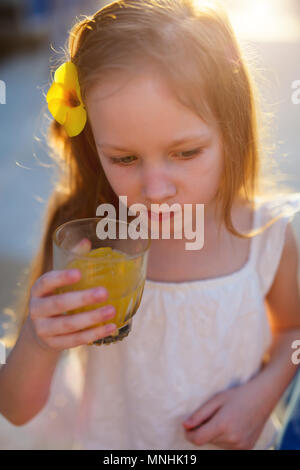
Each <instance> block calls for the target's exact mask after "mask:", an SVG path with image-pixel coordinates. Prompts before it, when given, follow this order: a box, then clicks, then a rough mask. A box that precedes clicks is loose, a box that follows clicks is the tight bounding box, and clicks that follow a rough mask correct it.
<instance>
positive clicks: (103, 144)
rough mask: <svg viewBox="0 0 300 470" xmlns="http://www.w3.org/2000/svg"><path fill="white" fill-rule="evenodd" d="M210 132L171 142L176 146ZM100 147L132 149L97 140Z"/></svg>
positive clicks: (126, 150) (171, 145)
mask: <svg viewBox="0 0 300 470" xmlns="http://www.w3.org/2000/svg"><path fill="white" fill-rule="evenodd" d="M207 136H208V134H207V133H203V134H198V135H191V136H189V137H185V138H183V139H177V140H174V141H173V142H171V143H170V144H169V146H170V147H174V146H176V145H180V144H184V143H185V142H189V141H192V140H197V139H201V138H203V137H207ZM96 143H97V145H98V147H99V148H102V147H105V148H111V149H114V150H120V151H122V152H123V151H124V152H128V151H130V149H126V148H124V147H120V146H118V145H113V144H107V143H104V142H103V143H100V142H96Z"/></svg>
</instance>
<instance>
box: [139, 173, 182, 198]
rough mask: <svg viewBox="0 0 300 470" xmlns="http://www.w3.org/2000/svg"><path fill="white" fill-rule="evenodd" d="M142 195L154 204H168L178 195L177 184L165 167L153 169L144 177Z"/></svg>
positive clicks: (144, 174)
mask: <svg viewBox="0 0 300 470" xmlns="http://www.w3.org/2000/svg"><path fill="white" fill-rule="evenodd" d="M142 193H143V194H142V195H143V197H144V198H145V199H147V200H148V201H149V202H150V203H152V204H155V203H156V204H160V203H163V202H167V201H168V199H171V198H173V197H174V196H175V195H176V184H175V182H174V181H172V179H171V178H170V174H169V172H168V169H167V168H165V167H161V166H160V167H157V166H156V167H152V168H149V167H148V168H147V169H145V170H144V172H143V175H142Z"/></svg>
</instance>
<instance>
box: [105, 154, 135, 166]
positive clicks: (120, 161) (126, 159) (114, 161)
mask: <svg viewBox="0 0 300 470" xmlns="http://www.w3.org/2000/svg"><path fill="white" fill-rule="evenodd" d="M130 158H133V155H130V156H129V157H122V158H113V157H111V158H110V161H111V162H112V163H125V164H130V163H131V162H132V160H131V161H130ZM128 159H129V161H128Z"/></svg>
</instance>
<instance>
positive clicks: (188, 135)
mask: <svg viewBox="0 0 300 470" xmlns="http://www.w3.org/2000/svg"><path fill="white" fill-rule="evenodd" d="M256 96H257V92H256V93H255V87H254V84H253V83H252V80H251V76H250V73H249V71H248V69H247V66H246V63H245V60H244V59H243V56H242V53H241V51H240V49H239V46H238V44H237V41H236V38H235V35H234V33H233V30H232V28H231V25H230V23H229V20H228V17H227V15H226V13H225V12H224V11H223V9H222V8H221V7H220V6H218V5H217V4H215V5H214V4H211V3H210V4H206V3H204V2H201V1H193V0H170V1H168V0H157V1H154V0H153V1H151V0H138V1H133V0H126V1H117V2H113V3H110V4H109V5H107V6H106V7H104V8H102V9H101V10H99V11H98V12H97V13H95V14H94V15H93V16H92V17H87V18H85V19H83V20H82V21H80V22H79V23H77V24H76V25H75V26H74V27H73V29H72V31H71V33H70V39H69V54H68V57H67V60H66V61H65V63H64V64H63V65H62V67H60V68H59V69H58V70H57V73H56V74H55V81H54V83H53V84H52V86H51V88H50V90H49V92H48V94H47V101H48V106H49V110H50V112H51V113H52V115H53V116H54V120H53V122H52V123H51V125H50V132H49V140H50V143H51V145H52V148H53V150H54V151H55V157H56V159H57V161H58V163H59V165H60V169H61V173H60V179H59V181H58V183H57V185H56V187H55V189H54V191H53V194H52V196H51V199H50V201H49V205H48V212H47V219H46V223H45V228H44V235H43V239H42V243H41V246H40V249H39V251H38V253H37V256H36V258H35V259H34V261H33V264H32V269H31V278H30V286H29V289H28V295H27V299H26V302H25V311H24V317H23V319H22V322H21V326H20V335H19V338H18V341H17V343H16V345H15V347H14V349H13V350H12V352H11V354H10V356H9V358H8V361H7V364H6V365H5V366H3V367H2V369H1V374H0V388H1V392H2V393H1V398H0V411H1V412H2V413H3V414H4V416H6V417H7V419H9V420H10V421H11V422H12V423H14V424H18V425H20V424H24V423H27V422H29V421H30V420H31V419H32V418H33V417H34V416H36V415H37V414H38V413H39V411H40V410H41V409H42V408H43V407H44V406H45V404H46V403H47V399H48V396H49V388H50V385H51V380H52V377H53V373H54V371H55V368H56V367H57V363H58V361H59V358H60V357H61V353H62V352H63V351H64V350H70V351H74V352H75V351H76V353H78V357H79V358H80V359H81V364H82V374H83V379H84V388H83V391H82V394H81V397H80V408H79V411H78V416H77V419H76V430H75V433H74V446H73V448H74V449H193V450H198V449H268V448H269V449H270V448H273V446H274V443H275V440H276V437H277V428H276V425H275V421H274V419H273V418H274V417H273V415H272V414H271V413H272V411H273V409H274V407H275V405H276V404H277V402H278V400H279V399H280V397H281V396H282V394H283V393H284V391H285V389H286V388H287V387H288V385H289V383H290V382H291V380H292V379H293V377H294V375H295V373H296V369H297V366H296V365H295V364H294V363H293V361H292V360H291V356H292V353H293V351H294V350H293V348H292V343H293V341H295V340H297V339H300V315H299V314H300V299H299V289H298V285H297V261H298V249H297V244H296V241H295V235H294V233H293V230H292V226H291V224H290V222H291V220H292V218H293V216H294V214H295V213H296V212H297V211H299V210H300V194H299V193H284V192H282V193H280V194H279V195H278V194H277V193H276V192H274V191H273V192H270V191H269V192H268V193H267V192H266V191H264V190H263V189H262V188H263V179H262V175H261V167H262V149H261V148H260V146H259V137H260V135H259V133H258V130H259V127H260V125H261V124H260V123H259V120H258V117H259V114H258V108H257V103H256ZM124 195H125V196H127V202H128V207H129V206H131V204H133V203H142V204H144V205H145V206H146V207H147V209H149V210H150V209H151V205H152V204H154V203H155V204H162V203H168V204H170V206H171V205H172V204H173V203H178V204H180V206H181V207H182V208H183V207H184V204H193V207H194V206H195V205H196V204H198V203H202V204H204V207H205V210H204V246H203V248H202V249H200V250H196V251H195V250H186V249H185V243H186V241H187V240H186V239H185V237H184V236H183V237H182V238H181V239H175V238H172V237H171V238H170V239H162V238H159V239H153V240H152V241H151V248H150V252H149V258H148V271H147V279H146V282H145V287H144V293H143V297H142V301H141V304H140V306H139V309H138V311H137V313H136V314H135V316H134V319H133V327H132V331H131V332H130V334H129V335H128V337H126V338H125V339H123V341H120V342H118V343H115V344H110V345H109V346H100V347H97V346H90V345H88V343H90V342H92V341H94V340H96V339H99V338H100V337H105V336H107V335H110V334H111V331H108V330H106V329H104V328H103V327H100V328H99V327H95V328H90V329H86V328H87V327H88V326H92V325H95V323H97V322H99V321H103V319H104V318H105V319H107V318H111V322H112V323H113V317H114V314H115V312H113V313H110V314H109V315H110V316H109V317H107V316H104V315H105V312H106V310H107V309H100V310H99V309H98V310H91V311H90V312H88V313H87V312H85V313H83V314H77V315H72V316H70V317H68V319H67V321H66V317H65V316H63V312H64V311H67V310H71V309H72V308H75V307H80V306H82V305H87V304H93V303H95V301H96V299H97V300H98V302H99V301H100V300H104V299H105V298H106V297H105V296H106V294H105V293H103V290H100V292H99V293H98V297H97V296H95V292H94V289H89V290H86V291H79V292H72V293H68V294H60V295H54V289H55V288H56V287H58V286H62V285H67V284H72V283H74V282H77V281H78V280H79V278H80V272H79V271H75V273H73V274H72V273H71V272H70V271H68V270H64V271H54V270H53V269H52V239H51V237H52V234H53V232H54V230H55V228H56V227H58V226H59V225H61V224H62V223H64V222H66V221H68V220H71V219H78V218H83V217H94V216H95V215H96V209H97V207H98V206H99V205H100V204H101V203H107V202H109V203H111V204H114V206H115V208H116V212H117V214H118V206H119V201H118V197H119V196H124ZM23 302H24V301H23ZM23 305H24V304H23ZM83 329H85V330H83ZM82 330H83V331H82ZM24 358H26V361H25V360H24ZM25 377H26V380H24V378H25ZM12 387H13V390H14V393H13V394H12V393H11V390H12Z"/></svg>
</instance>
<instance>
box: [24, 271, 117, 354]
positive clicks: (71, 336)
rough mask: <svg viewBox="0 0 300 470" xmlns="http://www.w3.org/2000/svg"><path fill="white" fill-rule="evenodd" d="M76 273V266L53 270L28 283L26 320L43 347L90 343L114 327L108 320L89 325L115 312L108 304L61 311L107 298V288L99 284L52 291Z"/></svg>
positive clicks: (77, 276) (76, 277) (73, 280)
mask: <svg viewBox="0 0 300 470" xmlns="http://www.w3.org/2000/svg"><path fill="white" fill-rule="evenodd" d="M80 277H81V273H80V271H79V270H77V269H76V270H71V269H66V270H57V271H54V270H53V271H49V272H46V273H44V274H43V275H42V276H40V277H39V278H38V279H37V281H36V282H35V283H34V285H33V286H32V289H31V296H30V303H29V321H30V323H31V326H32V328H33V330H34V333H35V337H36V339H37V342H38V343H39V345H40V346H42V347H43V348H46V349H49V350H55V351H62V350H64V349H67V348H73V347H75V346H78V345H81V344H88V343H91V342H92V341H94V340H96V339H99V338H104V337H105V336H108V335H111V334H112V333H113V332H114V331H115V329H116V325H115V324H111V323H109V324H106V325H102V326H98V327H94V328H92V326H93V325H95V324H97V323H100V322H103V321H106V320H110V319H112V318H113V317H114V316H115V314H116V311H115V308H114V307H113V306H112V305H105V306H104V307H101V308H96V309H94V310H90V311H88V312H84V313H81V314H80V313H79V314H76V315H64V314H63V313H64V312H66V311H69V310H73V309H75V308H80V307H83V306H86V305H90V304H94V303H96V302H103V301H105V300H106V299H107V296H108V292H107V290H106V289H105V288H102V287H98V288H91V289H84V290H79V291H73V292H67V293H63V294H58V295H53V293H54V291H55V290H56V289H57V288H59V287H63V286H67V285H70V284H73V283H76V282H78V281H79V280H80Z"/></svg>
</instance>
